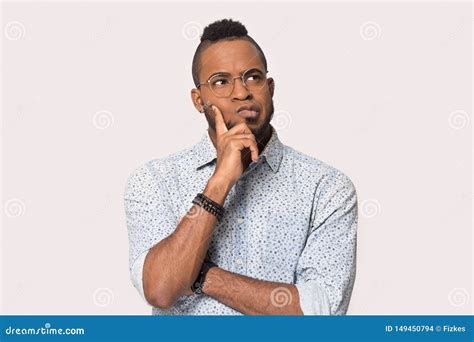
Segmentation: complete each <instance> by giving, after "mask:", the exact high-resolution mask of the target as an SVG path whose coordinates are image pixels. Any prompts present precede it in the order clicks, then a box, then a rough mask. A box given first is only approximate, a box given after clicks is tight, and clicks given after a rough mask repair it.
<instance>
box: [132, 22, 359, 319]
mask: <svg viewBox="0 0 474 342" xmlns="http://www.w3.org/2000/svg"><path fill="white" fill-rule="evenodd" d="M192 70H193V79H194V82H195V85H196V88H195V89H192V91H191V97H192V101H193V104H194V106H195V107H196V109H197V110H198V111H200V112H201V113H204V114H205V117H206V120H207V122H208V124H209V128H208V130H207V132H206V133H205V134H204V135H203V137H202V139H201V141H200V142H199V143H197V144H196V145H195V146H193V147H190V148H188V149H185V150H183V151H180V152H177V153H175V154H173V155H171V156H168V157H165V158H161V159H155V160H151V161H149V162H147V163H145V164H143V165H141V166H140V167H138V168H137V169H136V170H135V171H134V172H133V173H132V175H131V176H130V177H129V179H128V181H127V185H126V189H125V209H126V214H127V225H128V235H129V241H130V259H129V262H130V265H129V267H130V271H131V277H132V281H133V284H134V286H135V287H136V288H137V289H138V291H139V292H140V293H141V295H142V296H143V298H144V299H145V300H146V301H147V302H148V303H149V304H150V305H152V306H153V314H155V315H238V314H251V315H253V314H257V315H303V314H305V315H343V314H346V312H347V307H348V305H349V301H350V297H351V293H352V288H353V284H354V279H355V262H356V229H357V197H356V192H355V188H354V185H353V184H352V182H351V181H350V179H349V178H348V177H347V176H346V175H344V174H343V173H342V172H340V171H339V170H337V169H335V168H333V167H331V166H329V165H327V164H325V163H323V162H322V161H319V160H317V159H315V158H312V157H309V156H306V155H304V154H302V153H300V152H298V151H296V150H294V149H292V148H291V147H288V146H286V145H284V144H282V143H281V141H280V140H279V138H278V135H277V132H276V131H275V130H274V128H273V126H272V125H271V124H270V121H271V118H272V115H273V99H272V98H273V94H274V89H275V82H274V80H273V79H272V78H267V62H266V58H265V55H264V54H263V51H262V49H261V48H260V47H259V46H258V44H257V43H256V42H255V41H254V40H253V39H252V38H251V37H250V36H249V35H248V34H247V30H246V29H245V27H244V26H243V25H242V24H241V23H239V22H236V21H233V20H221V21H217V22H214V23H212V24H210V25H209V26H208V27H206V28H205V29H204V32H203V35H202V37H201V43H200V44H199V46H198V48H197V50H196V53H195V56H194V60H193V68H192Z"/></svg>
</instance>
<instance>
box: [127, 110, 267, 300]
mask: <svg viewBox="0 0 474 342" xmlns="http://www.w3.org/2000/svg"><path fill="white" fill-rule="evenodd" d="M216 127H217V128H218V129H217V147H216V150H217V166H216V170H215V171H214V174H213V176H212V177H211V178H210V179H209V181H208V183H207V186H206V188H205V189H204V191H203V193H204V195H206V196H207V197H210V198H211V199H212V200H214V201H215V202H217V203H219V204H221V205H223V204H224V202H225V198H226V196H227V194H228V193H229V191H230V189H231V188H232V186H233V185H234V184H235V182H236V181H237V179H238V178H239V177H240V175H241V174H242V172H243V167H244V166H243V164H242V160H241V155H242V150H243V149H249V150H250V151H251V153H252V159H253V160H256V159H257V158H258V147H257V144H256V141H255V137H254V136H253V134H252V133H251V131H250V129H249V128H248V127H247V126H246V125H245V124H239V125H236V126H234V127H233V128H232V129H231V130H227V128H226V126H225V123H224V120H223V118H222V114H221V113H220V112H219V115H217V119H216ZM149 173H150V171H149V170H148V172H147V173H145V172H142V173H138V174H135V175H133V176H132V177H131V178H130V179H129V182H128V183H127V189H126V194H125V204H126V213H127V222H128V230H129V240H130V269H131V271H132V278H133V277H134V274H135V273H136V272H134V270H135V267H134V266H135V265H136V261H137V260H138V257H139V255H143V253H144V252H147V250H148V252H147V253H146V257H145V260H144V265H143V275H142V278H143V294H144V297H145V299H146V300H147V301H148V302H149V303H150V304H151V305H153V306H156V307H159V308H162V309H168V308H170V307H171V306H172V305H173V304H174V303H175V302H176V300H177V299H178V298H179V297H180V296H182V295H188V294H191V293H190V287H191V284H192V283H193V282H194V280H195V279H196V277H197V275H198V272H199V270H200V268H201V265H202V262H203V260H204V258H205V254H206V252H207V249H208V247H209V241H210V238H211V237H212V233H213V229H214V227H215V225H216V221H217V219H216V218H215V216H214V215H212V214H210V213H208V212H207V211H205V210H203V209H201V208H200V207H199V206H197V205H194V204H193V206H192V207H191V209H190V210H189V211H188V213H187V214H186V215H184V216H183V217H182V218H181V220H180V221H179V223H178V224H177V226H176V223H174V219H173V214H172V210H171V208H169V205H168V204H169V202H170V197H169V195H167V190H166V189H165V187H164V186H163V182H162V180H160V179H159V177H158V176H156V175H155V176H156V177H155V178H157V179H155V180H153V179H152V178H153V177H151V176H150V175H149ZM157 186H158V187H157ZM172 228H174V229H173V230H172V231H170V230H171V229H172ZM144 247H146V248H144ZM136 283H139V282H137V281H134V284H136Z"/></svg>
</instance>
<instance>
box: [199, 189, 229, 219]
mask: <svg viewBox="0 0 474 342" xmlns="http://www.w3.org/2000/svg"><path fill="white" fill-rule="evenodd" d="M192 202H193V203H194V204H197V205H199V206H200V207H201V208H203V209H204V210H206V211H208V212H210V213H211V214H212V215H214V216H216V217H217V220H218V221H220V220H221V219H222V216H223V215H224V207H223V206H222V205H220V204H219V203H216V202H214V201H213V200H211V199H210V198H209V197H207V196H205V195H204V194H202V193H199V194H197V195H196V197H195V198H194V199H193V201H192Z"/></svg>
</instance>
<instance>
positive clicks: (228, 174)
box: [212, 105, 258, 187]
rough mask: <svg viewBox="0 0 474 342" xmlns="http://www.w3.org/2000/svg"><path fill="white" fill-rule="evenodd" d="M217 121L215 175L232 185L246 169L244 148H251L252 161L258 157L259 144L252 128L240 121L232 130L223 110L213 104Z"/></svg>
mask: <svg viewBox="0 0 474 342" xmlns="http://www.w3.org/2000/svg"><path fill="white" fill-rule="evenodd" d="M212 110H213V111H214V119H215V123H216V145H217V146H216V151H217V165H216V169H215V171H214V176H215V177H216V178H218V179H222V180H224V181H225V182H227V183H228V186H229V187H232V186H233V185H234V184H235V183H236V182H237V180H238V179H239V178H240V176H241V175H242V173H243V171H244V165H243V164H242V150H244V149H249V150H250V153H251V158H252V161H257V159H258V145H257V141H256V139H255V136H254V135H253V133H252V131H251V130H250V128H249V127H248V126H247V125H246V124H245V123H240V124H238V125H236V126H234V127H232V128H231V129H230V130H228V129H227V126H226V124H225V122H224V117H223V116H222V113H221V111H220V110H219V108H217V107H216V106H214V105H212Z"/></svg>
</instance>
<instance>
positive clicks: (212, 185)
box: [143, 178, 230, 309]
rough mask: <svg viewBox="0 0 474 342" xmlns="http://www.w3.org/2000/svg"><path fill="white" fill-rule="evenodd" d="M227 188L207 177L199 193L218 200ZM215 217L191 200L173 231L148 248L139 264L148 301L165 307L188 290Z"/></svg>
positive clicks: (187, 292) (206, 245)
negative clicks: (191, 203)
mask: <svg viewBox="0 0 474 342" xmlns="http://www.w3.org/2000/svg"><path fill="white" fill-rule="evenodd" d="M229 190H230V189H229V188H228V187H227V186H225V184H224V183H221V182H219V180H217V179H213V178H211V179H210V180H209V182H208V183H207V186H206V188H205V190H204V191H203V194H204V195H206V196H208V197H210V198H212V199H214V200H215V201H216V202H218V203H219V204H222V203H224V200H225V198H226V196H227V194H228V192H229ZM196 213H197V214H196ZM216 221H217V219H216V217H215V216H214V215H212V214H210V213H209V212H207V211H205V210H202V209H201V208H200V207H199V206H197V205H196V204H193V206H192V207H191V209H190V210H189V211H188V213H187V214H186V215H185V216H184V217H183V218H182V219H181V221H180V222H179V224H178V226H177V227H176V229H175V230H174V232H173V233H172V234H170V235H169V236H168V237H166V238H165V239H163V240H161V241H160V242H159V243H157V244H156V245H155V246H154V247H152V248H151V249H150V251H149V252H148V254H147V256H146V258H145V263H144V266H143V290H144V295H145V298H146V300H147V301H148V302H149V303H151V304H152V305H154V306H157V307H159V308H164V309H167V308H169V307H171V305H173V303H174V302H175V301H176V300H177V298H178V297H180V296H181V295H183V294H190V286H191V284H192V283H193V282H194V280H195V279H196V277H197V275H198V272H199V270H200V268H201V265H202V262H203V260H204V258H205V256H206V252H207V249H208V247H209V241H210V238H211V236H212V232H213V230H214V226H215V224H216Z"/></svg>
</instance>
